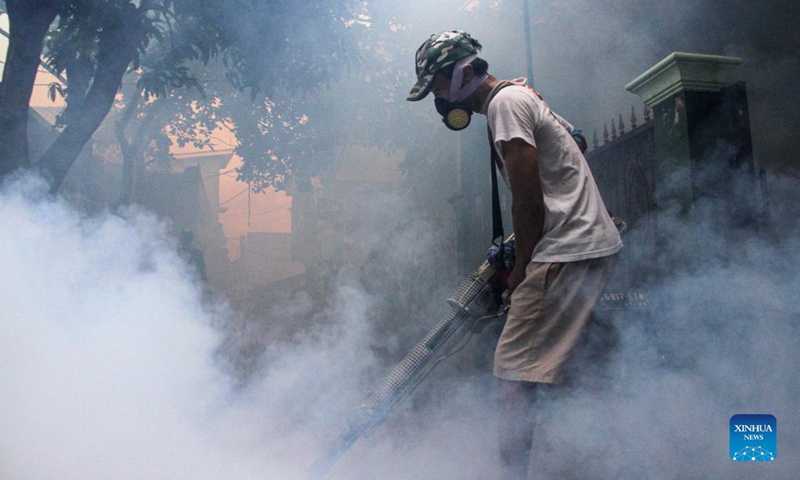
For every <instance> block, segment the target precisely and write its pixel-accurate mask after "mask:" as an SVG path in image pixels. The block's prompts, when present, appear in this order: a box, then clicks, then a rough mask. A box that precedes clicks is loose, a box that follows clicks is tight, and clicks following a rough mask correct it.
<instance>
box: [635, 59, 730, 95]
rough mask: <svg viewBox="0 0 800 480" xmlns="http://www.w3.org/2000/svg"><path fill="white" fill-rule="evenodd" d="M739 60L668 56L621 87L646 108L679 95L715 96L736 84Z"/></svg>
mask: <svg viewBox="0 0 800 480" xmlns="http://www.w3.org/2000/svg"><path fill="white" fill-rule="evenodd" d="M741 63H742V59H741V58H736V57H723V56H720V55H701V54H697V53H681V52H674V53H671V54H669V55H668V56H667V58H665V59H664V60H661V61H660V62H658V63H657V64H655V65H654V66H653V67H652V68H650V69H649V70H647V71H646V72H644V73H643V74H641V75H639V77H637V78H636V79H635V80H634V81H632V82H630V83H629V84H627V85H625V90H628V91H629V92H632V93H635V94H636V95H638V96H639V97H640V98H641V99H642V100H643V101H644V103H645V105H647V106H648V107H649V108H653V107H655V106H656V105H658V104H659V103H661V102H663V101H664V100H666V99H668V98H670V97H671V96H673V95H675V94H676V93H679V92H682V91H690V92H718V91H720V90H721V89H722V88H723V87H727V86H728V85H730V84H732V83H734V82H735V81H736V77H735V72H736V69H737V68H738V67H739V65H741Z"/></svg>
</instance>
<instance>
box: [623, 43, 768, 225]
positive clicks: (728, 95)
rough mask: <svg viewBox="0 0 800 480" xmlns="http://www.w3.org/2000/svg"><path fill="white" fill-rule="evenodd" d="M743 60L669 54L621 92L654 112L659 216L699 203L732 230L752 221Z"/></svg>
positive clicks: (754, 198) (753, 182)
mask: <svg viewBox="0 0 800 480" xmlns="http://www.w3.org/2000/svg"><path fill="white" fill-rule="evenodd" d="M741 62H742V60H741V59H739V58H733V57H722V56H716V55H698V54H690V53H672V54H670V55H669V56H667V57H666V58H665V59H664V60H662V61H660V62H658V63H657V64H656V65H655V66H653V67H652V68H650V69H649V70H647V71H646V72H645V73H643V74H642V75H640V76H639V77H638V78H636V79H635V80H633V81H632V82H630V83H629V84H628V85H627V86H626V87H625V88H626V89H627V90H629V91H631V92H633V93H635V94H637V95H638V96H639V97H641V98H642V100H643V101H644V103H645V104H646V105H647V106H648V107H649V108H651V109H653V119H654V121H655V160H656V171H655V199H656V202H657V204H658V207H659V208H660V209H661V210H665V209H667V210H672V209H677V210H678V211H679V212H681V213H688V212H691V211H692V210H693V209H694V208H696V207H697V205H698V202H700V201H701V200H706V201H705V202H703V205H710V206H711V208H713V210H714V215H715V216H716V215H720V214H721V215H722V216H721V217H720V219H723V218H724V221H725V222H726V223H727V222H729V221H730V222H733V223H735V224H737V225H746V224H749V223H752V222H753V221H754V220H755V212H756V211H757V210H758V209H757V208H756V206H755V202H756V201H757V198H758V196H757V195H756V194H755V188H756V179H755V175H754V168H753V147H752V141H751V136H750V120H749V113H748V105H747V91H746V89H745V85H744V83H743V82H736V77H735V74H736V69H737V67H738V66H739V65H740V64H741Z"/></svg>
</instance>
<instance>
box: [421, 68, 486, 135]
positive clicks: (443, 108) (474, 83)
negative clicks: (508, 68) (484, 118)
mask: <svg viewBox="0 0 800 480" xmlns="http://www.w3.org/2000/svg"><path fill="white" fill-rule="evenodd" d="M477 57H478V55H476V54H473V55H470V56H467V57H464V58H462V59H461V60H459V61H458V62H457V63H456V64H455V67H453V78H452V79H451V81H450V97H449V98H447V99H445V98H436V99H434V100H433V102H434V105H435V106H436V111H437V112H439V115H441V116H442V122H444V124H445V125H446V126H447V128H449V129H450V130H456V131H458V130H464V129H465V128H467V127H468V126H469V123H470V121H471V120H472V109H471V108H469V107H468V106H467V105H465V104H464V103H463V101H464V99H465V98H467V97H468V96H470V95H471V94H472V92H474V91H475V90H477V89H478V87H480V86H481V84H482V83H483V82H484V81H485V80H486V79H487V78H488V77H489V75H488V74H483V75H481V76H480V77H474V78H473V79H472V80H470V82H469V83H467V84H466V85H464V86H463V87H462V86H461V82H462V80H463V78H464V67H465V66H467V64H469V63H470V62H471V61H473V60H475V59H476V58H477Z"/></svg>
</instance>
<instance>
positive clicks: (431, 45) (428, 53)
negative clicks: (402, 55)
mask: <svg viewBox="0 0 800 480" xmlns="http://www.w3.org/2000/svg"><path fill="white" fill-rule="evenodd" d="M480 49H481V44H480V43H478V41H477V40H475V39H474V38H472V37H470V35H469V33H466V32H462V31H461V30H450V31H448V32H443V33H435V34H433V35H431V37H430V38H429V39H428V40H426V41H425V43H423V44H422V45H421V46H420V47H419V49H417V56H416V63H417V83H416V84H415V85H414V88H412V89H411V92H410V93H409V94H408V97H406V100H408V101H410V102H416V101H417V100H422V99H423V98H425V97H426V96H427V95H428V93H429V92H430V90H431V81H433V75H434V74H435V73H436V72H438V71H439V70H441V69H443V68H446V67H448V66H450V65H453V64H454V63H456V62H457V61H459V60H461V59H462V58H464V57H467V56H469V55H472V54H474V53H478V52H479V51H480Z"/></svg>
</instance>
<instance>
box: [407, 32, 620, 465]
mask: <svg viewBox="0 0 800 480" xmlns="http://www.w3.org/2000/svg"><path fill="white" fill-rule="evenodd" d="M480 48H481V45H480V43H478V42H477V41H476V40H475V39H473V38H472V37H470V35H469V34H467V33H465V32H461V31H458V30H452V31H449V32H444V33H441V34H435V35H432V36H431V37H430V38H429V39H428V40H427V41H426V42H425V43H423V44H422V46H421V47H420V48H419V50H417V54H416V66H417V83H416V85H414V88H413V89H412V90H411V93H410V94H409V96H408V100H410V101H418V100H422V99H423V98H425V97H426V96H427V95H428V93H431V92H432V93H433V96H434V103H435V106H436V110H437V111H438V112H439V113H440V114H441V115H442V117H443V120H444V122H445V124H446V125H447V126H448V127H449V128H452V129H454V130H460V129H462V128H465V127H466V126H467V125H468V124H469V118H470V116H471V115H472V112H478V113H481V114H483V115H486V117H487V122H488V124H489V130H490V134H491V138H492V147H493V148H494V149H495V151H496V153H497V155H495V156H494V158H495V160H496V163H497V167H498V169H499V170H500V171H501V173H502V176H503V179H504V180H505V182H506V183H507V184H508V186H509V188H510V190H511V199H512V212H511V214H512V221H513V224H514V233H515V237H516V263H515V265H514V268H513V270H512V271H511V273H510V276H509V278H508V288H509V290H510V291H511V292H513V293H512V295H511V305H510V310H509V313H508V320H507V321H506V325H505V327H504V329H503V333H502V334H501V336H500V340H499V342H498V345H497V350H496V352H495V365H494V375H495V376H496V377H498V378H499V392H500V398H501V405H500V407H501V408H500V410H501V423H500V458H501V461H502V464H503V467H504V469H505V471H504V472H503V473H502V475H501V477H500V478H503V479H504V480H515V479H525V478H527V471H528V457H529V454H530V447H531V441H532V436H533V419H532V415H531V406H532V404H533V400H534V393H535V390H536V388H535V387H536V385H537V384H539V383H550V384H552V383H559V382H561V381H562V375H563V373H564V368H565V364H566V362H567V360H568V359H569V358H570V356H571V354H572V353H573V351H574V349H575V347H576V345H577V344H578V340H579V339H580V337H581V334H582V333H583V332H584V330H585V328H586V326H587V324H588V322H589V320H590V317H591V312H592V309H593V308H594V304H595V303H596V301H597V299H598V298H599V296H600V294H601V292H602V289H603V286H604V284H605V282H606V280H607V278H608V275H609V271H610V268H611V264H612V263H613V255H614V254H615V253H617V252H618V251H619V250H620V249H621V248H622V241H621V239H620V236H619V233H618V231H617V229H616V227H615V226H614V223H613V221H612V220H611V217H610V216H609V214H608V212H607V210H606V208H605V205H604V204H603V200H602V199H601V198H600V194H599V192H598V189H597V186H596V184H595V182H594V179H593V178H592V174H591V172H590V171H589V167H588V165H587V164H586V161H585V159H584V158H583V155H582V151H581V148H579V146H578V144H577V143H576V139H574V138H573V135H572V132H573V129H572V126H571V125H569V123H567V122H566V121H565V120H564V119H562V118H561V117H559V116H558V115H556V114H555V113H554V112H553V111H552V110H550V107H548V105H547V104H546V103H545V102H544V101H543V100H542V99H541V97H539V95H538V93H536V92H535V91H534V90H533V89H531V88H528V87H527V86H526V85H525V83H524V82H525V79H517V80H514V81H512V82H504V81H500V80H499V79H497V78H495V77H493V76H492V75H489V73H488V64H487V63H486V61H484V60H483V59H480V58H478V57H477V53H478V51H479V50H480ZM581 140H583V139H582V138H581ZM584 148H585V143H584Z"/></svg>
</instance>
